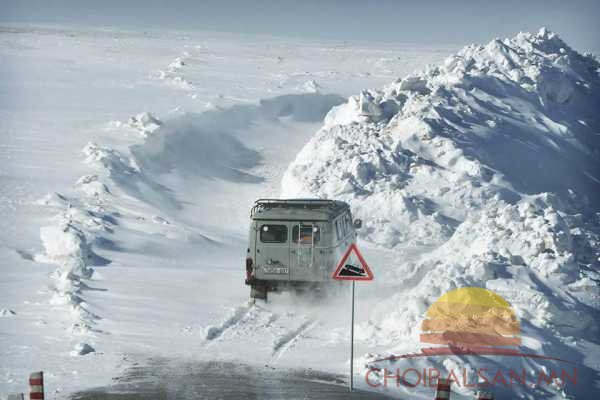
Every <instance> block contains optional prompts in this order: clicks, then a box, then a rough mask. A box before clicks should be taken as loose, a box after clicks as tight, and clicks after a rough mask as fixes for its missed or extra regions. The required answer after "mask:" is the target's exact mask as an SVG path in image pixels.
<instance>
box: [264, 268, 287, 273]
mask: <svg viewBox="0 0 600 400" xmlns="http://www.w3.org/2000/svg"><path fill="white" fill-rule="evenodd" d="M263 271H264V273H265V274H287V273H289V269H288V268H287V267H263Z"/></svg>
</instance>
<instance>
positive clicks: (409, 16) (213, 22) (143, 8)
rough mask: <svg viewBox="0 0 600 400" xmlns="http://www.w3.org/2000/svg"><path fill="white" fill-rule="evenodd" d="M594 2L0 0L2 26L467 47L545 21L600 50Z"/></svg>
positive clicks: (598, 9)
mask: <svg viewBox="0 0 600 400" xmlns="http://www.w3.org/2000/svg"><path fill="white" fill-rule="evenodd" d="M599 16H600V1H596V0H501V1H487V0H473V1H467V0H437V1H434V0H415V1H402V0H363V1H358V0H304V1H301V0H298V1H290V0H252V1H251V0H218V1H215V0H204V1H203V0H180V1H177V0H171V1H167V0H129V1H127V0H97V1H90V0H88V1H86V0H0V24H2V23H38V24H68V25H78V26H103V27H107V26H114V27H118V28H122V29H132V30H155V29H170V30H178V29H179V30H205V31H222V32H236V33H261V34H270V35H278V36H294V37H307V38H324V39H340V40H349V41H352V40H368V41H370V40H378V41H386V42H405V43H416V44H419V43H423V44H435V43H440V44H446V43H452V44H467V43H472V42H476V43H481V42H487V41H488V40H490V39H492V38H494V37H508V36H512V35H514V34H515V33H516V32H519V31H537V30H538V29H539V28H540V27H542V26H547V27H548V28H550V29H551V30H554V31H555V32H557V33H559V34H560V35H561V37H563V39H565V41H566V42H567V43H569V44H571V45H572V46H574V47H575V48H576V49H578V50H594V51H598V50H599V49H600V43H599V38H600V23H598V19H599Z"/></svg>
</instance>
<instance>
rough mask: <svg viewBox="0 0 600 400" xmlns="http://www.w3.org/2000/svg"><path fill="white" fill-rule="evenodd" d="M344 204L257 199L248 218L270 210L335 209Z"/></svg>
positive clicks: (327, 201)
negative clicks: (292, 208)
mask: <svg viewBox="0 0 600 400" xmlns="http://www.w3.org/2000/svg"><path fill="white" fill-rule="evenodd" d="M345 205H346V204H345V203H343V202H341V201H337V200H327V199H258V200H256V201H255V202H254V206H253V207H252V209H251V210H250V217H251V218H252V217H254V215H255V214H256V213H257V212H260V211H264V210H267V209H271V208H289V207H298V208H313V209H314V208H325V207H327V208H335V207H340V206H345Z"/></svg>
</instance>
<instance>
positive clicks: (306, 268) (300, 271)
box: [290, 222, 321, 282]
mask: <svg viewBox="0 0 600 400" xmlns="http://www.w3.org/2000/svg"><path fill="white" fill-rule="evenodd" d="M291 232H292V237H291V241H290V280H292V281H303V282H310V281H319V280H321V278H320V274H319V269H318V268H317V260H316V259H315V257H316V253H315V246H318V245H319V242H320V240H321V232H320V230H319V228H318V226H317V225H316V224H314V223H312V222H295V223H293V224H292V229H291Z"/></svg>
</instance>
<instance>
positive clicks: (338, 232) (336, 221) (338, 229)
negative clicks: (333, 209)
mask: <svg viewBox="0 0 600 400" xmlns="http://www.w3.org/2000/svg"><path fill="white" fill-rule="evenodd" d="M335 237H336V238H337V240H340V239H341V238H342V235H341V234H340V220H339V219H336V220H335Z"/></svg>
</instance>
